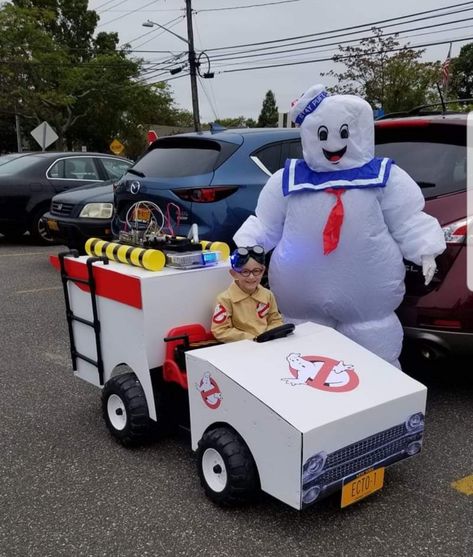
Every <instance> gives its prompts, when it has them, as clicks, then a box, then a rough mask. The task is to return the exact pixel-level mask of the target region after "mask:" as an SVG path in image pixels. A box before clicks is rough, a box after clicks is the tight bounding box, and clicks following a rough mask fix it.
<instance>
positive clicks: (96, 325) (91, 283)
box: [58, 250, 108, 385]
mask: <svg viewBox="0 0 473 557" xmlns="http://www.w3.org/2000/svg"><path fill="white" fill-rule="evenodd" d="M67 256H73V257H79V253H78V251H77V250H71V251H64V252H61V253H59V254H58V258H59V264H60V266H61V279H62V286H63V289H64V300H65V303H66V318H67V326H68V329H69V342H70V347H71V359H72V369H73V370H74V371H76V370H77V358H80V359H81V360H84V361H85V362H88V363H89V364H91V365H93V366H95V367H96V368H97V370H98V373H99V383H100V385H103V371H104V370H103V359H102V346H101V343H100V321H99V318H98V312H97V298H96V289H95V277H94V271H93V266H92V264H93V263H95V262H96V261H102V262H103V264H104V265H108V259H107V258H106V257H89V258H88V259H87V262H86V264H87V277H88V278H86V279H82V278H78V277H73V276H71V275H68V274H67V271H66V265H65V263H64V258H65V257H67ZM68 281H71V282H75V283H79V284H86V285H87V286H88V287H89V289H90V297H91V301H92V316H93V317H92V321H89V320H88V319H83V318H82V317H79V316H77V315H75V314H74V312H73V311H72V309H71V303H70V300H69V291H68V289H67V282H68ZM73 321H78V322H79V323H83V324H84V325H88V326H89V327H92V328H93V329H94V333H95V345H96V349H97V361H95V360H92V358H89V357H88V356H85V355H84V354H81V353H80V352H78V351H77V349H76V343H75V340H74V330H73V327H72V322H73Z"/></svg>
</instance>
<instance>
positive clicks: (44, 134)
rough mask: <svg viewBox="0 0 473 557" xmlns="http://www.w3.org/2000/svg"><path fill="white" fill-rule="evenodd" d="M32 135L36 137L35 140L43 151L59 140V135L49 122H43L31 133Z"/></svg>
mask: <svg viewBox="0 0 473 557" xmlns="http://www.w3.org/2000/svg"><path fill="white" fill-rule="evenodd" d="M31 135H32V136H33V137H34V139H36V141H37V142H38V143H39V146H40V147H41V149H42V150H43V151H44V150H45V149H46V148H47V147H49V146H50V145H51V144H52V143H54V142H55V141H56V140H57V138H58V135H57V133H56V132H55V131H54V130H53V128H52V127H51V126H50V125H49V124H48V123H47V122H43V123H42V124H40V125H39V126H37V127H36V128H35V129H34V130H33V131H32V132H31Z"/></svg>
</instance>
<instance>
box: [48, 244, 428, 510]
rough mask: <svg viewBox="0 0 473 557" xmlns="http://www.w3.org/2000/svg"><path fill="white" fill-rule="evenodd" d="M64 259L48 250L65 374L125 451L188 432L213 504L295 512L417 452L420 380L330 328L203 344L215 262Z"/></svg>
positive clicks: (217, 287)
mask: <svg viewBox="0 0 473 557" xmlns="http://www.w3.org/2000/svg"><path fill="white" fill-rule="evenodd" d="M76 255H77V254H73V253H71V252H67V253H63V254H60V255H59V257H52V258H51V259H52V262H53V264H54V265H55V266H56V267H57V268H58V269H60V270H61V275H62V280H63V286H64V294H65V302H66V312H67V321H68V327H69V335H70V341H71V356H72V363H73V369H74V373H75V375H76V376H77V377H79V378H81V379H83V380H85V381H87V382H89V383H92V384H93V385H96V386H97V387H100V388H101V389H102V408H103V415H104V419H105V422H106V425H107V427H108V429H109V430H110V432H111V434H112V435H113V437H114V438H115V439H116V440H118V441H119V442H120V443H122V444H124V445H127V446H130V445H136V444H139V443H141V442H144V441H147V440H148V439H149V438H151V437H153V436H159V435H162V434H164V433H169V432H170V431H172V429H173V428H174V427H176V426H177V425H184V426H187V427H190V433H191V443H192V449H193V450H195V451H197V462H198V473H199V476H200V480H201V483H202V486H203V488H204V490H205V493H206V494H207V496H208V497H209V498H210V499H211V500H212V501H214V502H216V503H220V504H224V505H228V504H234V503H239V502H241V501H244V500H248V499H251V498H252V497H253V496H254V495H255V494H256V493H258V491H259V490H260V489H261V490H263V491H264V492H266V493H268V494H270V495H272V496H274V497H276V498H277V499H279V500H281V501H283V502H284V503H286V504H288V505H290V506H291V507H293V508H295V509H302V508H304V507H306V506H308V505H310V504H312V503H314V502H315V501H318V500H320V499H321V498H323V497H325V496H327V495H329V494H330V493H332V492H334V491H336V490H341V492H342V495H341V505H342V507H343V506H346V505H348V504H350V503H353V502H355V501H358V500H360V499H362V498H363V497H365V496H366V495H369V494H370V493H372V492H374V491H376V490H378V489H379V488H380V487H382V485H383V480H384V470H385V467H386V466H387V465H390V464H392V463H394V462H396V461H399V460H401V459H405V458H406V457H409V456H412V455H415V454H417V453H418V452H419V451H420V450H421V446H422V436H423V430H424V413H425V404H426V393H427V390H426V388H425V387H424V386H423V385H422V384H420V383H419V382H417V381H415V380H414V379H412V378H410V377H409V376H407V375H405V374H404V373H402V372H401V371H400V370H399V369H397V368H395V367H393V366H391V365H389V364H387V363H386V362H385V361H384V360H382V359H380V358H379V357H377V356H375V355H374V354H372V353H370V352H369V351H367V350H366V349H364V348H362V347H361V346H359V345H357V344H355V343H354V342H352V341H351V340H349V339H347V338H346V337H344V336H343V335H341V334H340V333H338V332H337V331H335V330H334V329H331V328H328V327H324V326H321V325H316V324H314V323H305V324H302V325H298V326H297V327H295V329H294V326H293V325H286V326H283V330H282V331H280V330H275V331H273V332H271V334H269V335H268V334H266V333H265V334H264V336H266V337H269V340H270V342H253V341H249V340H242V341H239V342H233V343H228V344H215V341H213V340H212V335H211V334H210V333H209V332H208V330H209V325H210V321H211V319H212V318H213V319H219V313H218V311H214V312H213V308H214V303H215V298H216V296H217V294H218V293H219V292H221V291H223V290H224V289H226V288H227V287H228V284H229V281H230V277H229V273H228V268H229V267H228V263H226V262H219V263H218V264H216V265H213V266H210V267H202V268H193V269H187V270H181V269H175V268H170V267H164V268H163V269H162V271H159V272H151V271H147V270H145V269H142V268H139V267H135V266H132V265H126V264H123V263H118V262H114V261H109V260H107V259H106V258H97V257H89V258H88V257H86V256H83V257H76ZM212 313H214V315H213V317H212ZM287 333H290V334H288V335H287ZM284 335H287V336H284ZM267 339H268V338H266V339H265V338H259V339H257V340H260V341H263V340H267ZM199 346H200V347H199ZM202 346H203V347H202Z"/></svg>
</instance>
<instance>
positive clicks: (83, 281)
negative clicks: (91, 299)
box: [64, 275, 90, 286]
mask: <svg viewBox="0 0 473 557" xmlns="http://www.w3.org/2000/svg"><path fill="white" fill-rule="evenodd" d="M64 278H65V280H70V281H72V282H79V283H80V284H87V285H88V286H90V280H89V279H83V278H79V277H71V276H69V275H64Z"/></svg>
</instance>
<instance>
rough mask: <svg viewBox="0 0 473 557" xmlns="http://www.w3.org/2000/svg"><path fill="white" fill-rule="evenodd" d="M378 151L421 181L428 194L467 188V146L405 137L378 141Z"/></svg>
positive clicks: (430, 195)
mask: <svg viewBox="0 0 473 557" xmlns="http://www.w3.org/2000/svg"><path fill="white" fill-rule="evenodd" d="M376 155H377V156H378V157H390V158H391V159H393V160H394V162H395V163H396V164H397V165H398V166H400V167H401V168H402V169H403V170H405V171H406V172H407V173H408V174H409V175H410V176H411V177H412V178H413V179H414V180H415V181H416V182H417V183H418V184H419V186H420V187H421V188H422V193H423V194H424V197H426V198H429V197H436V196H438V195H443V194H446V193H452V192H454V191H459V190H462V189H465V188H466V149H465V147H460V146H459V145H448V144H445V143H429V142H410V141H404V142H400V143H383V144H381V145H376Z"/></svg>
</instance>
